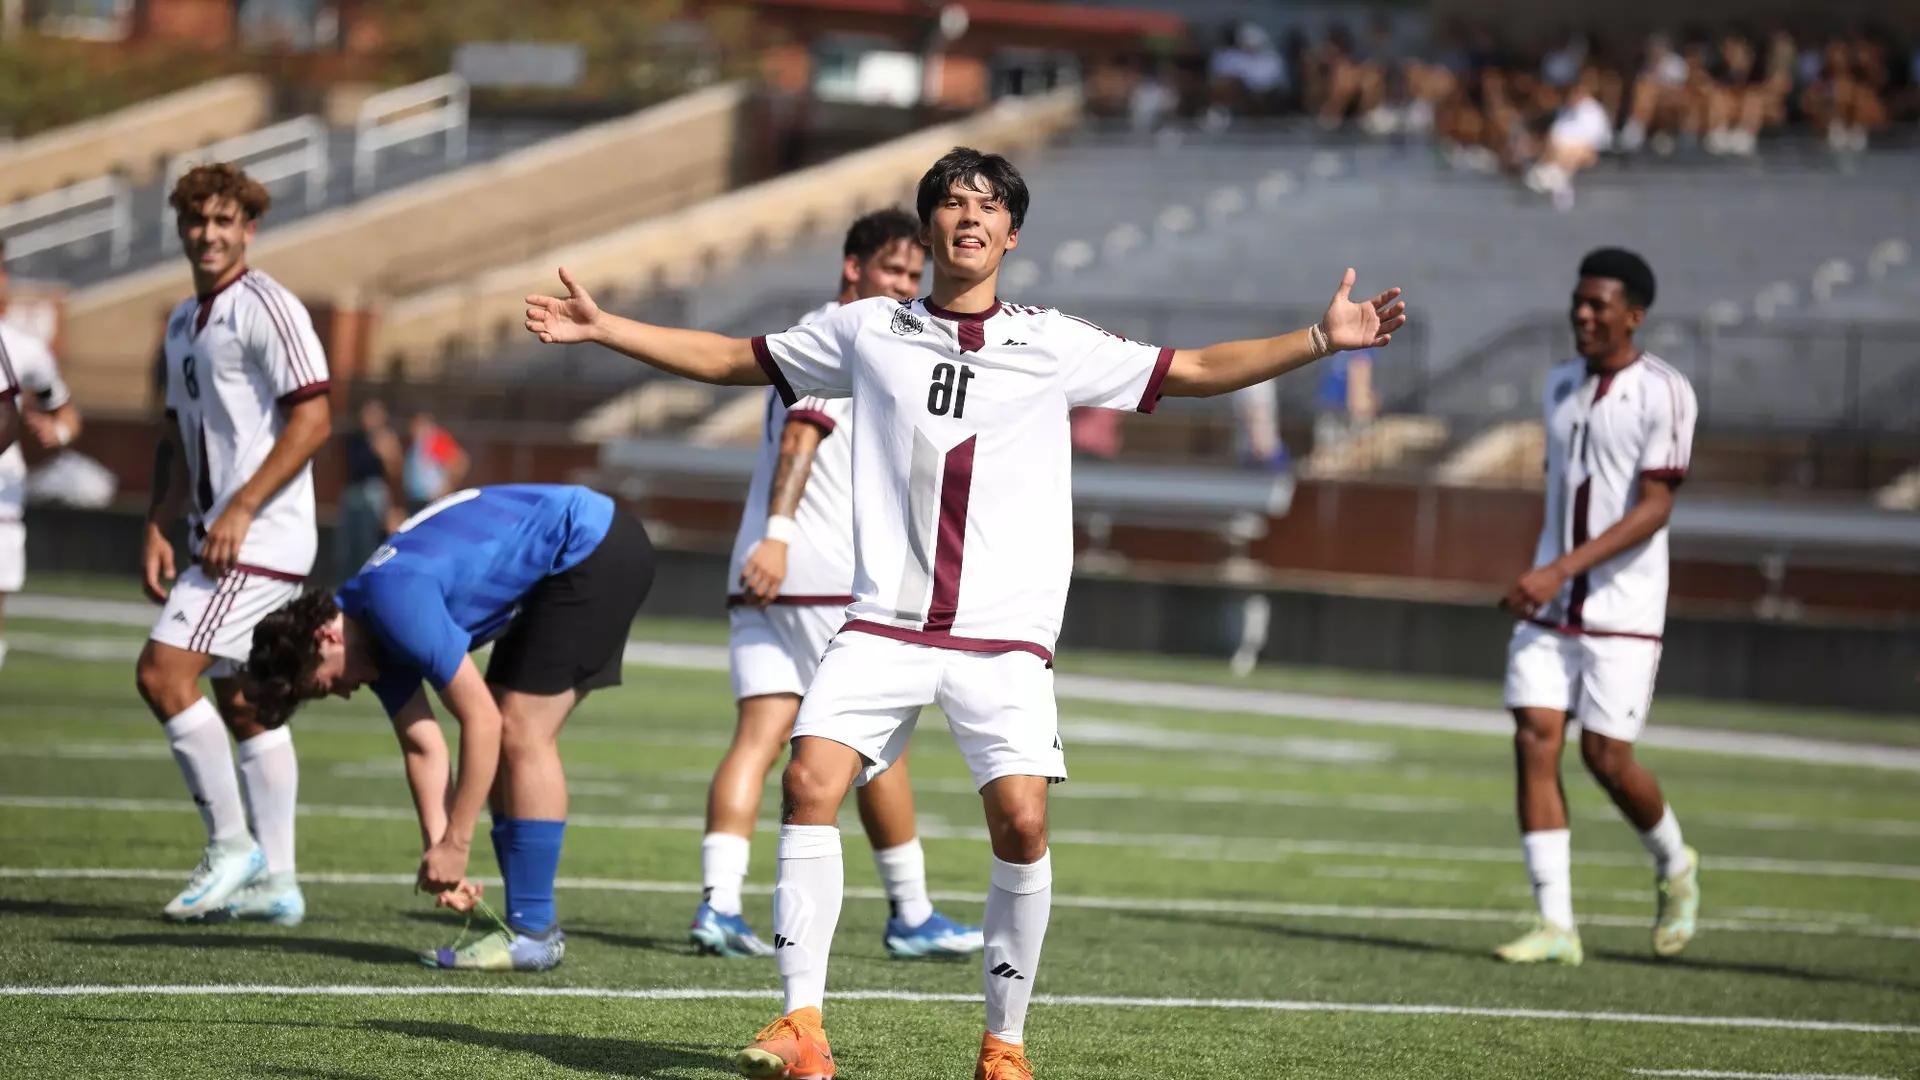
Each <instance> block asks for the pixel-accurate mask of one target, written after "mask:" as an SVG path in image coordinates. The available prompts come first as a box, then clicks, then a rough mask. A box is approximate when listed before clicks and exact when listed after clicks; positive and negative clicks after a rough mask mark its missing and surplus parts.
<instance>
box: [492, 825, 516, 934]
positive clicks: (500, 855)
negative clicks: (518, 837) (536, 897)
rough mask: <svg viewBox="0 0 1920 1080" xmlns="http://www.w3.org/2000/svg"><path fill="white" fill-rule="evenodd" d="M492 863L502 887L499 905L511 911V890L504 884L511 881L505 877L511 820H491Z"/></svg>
mask: <svg viewBox="0 0 1920 1080" xmlns="http://www.w3.org/2000/svg"><path fill="white" fill-rule="evenodd" d="M492 836H493V861H494V864H495V865H497V866H499V867H500V877H501V879H502V882H503V883H502V885H501V887H500V905H501V906H502V907H504V908H506V909H507V910H508V911H512V910H513V890H512V889H510V888H508V887H507V886H506V884H505V882H507V881H511V880H512V879H511V878H508V877H507V849H508V848H510V847H512V846H513V840H512V839H511V837H512V836H513V819H512V818H507V817H497V818H494V819H493V833H492Z"/></svg>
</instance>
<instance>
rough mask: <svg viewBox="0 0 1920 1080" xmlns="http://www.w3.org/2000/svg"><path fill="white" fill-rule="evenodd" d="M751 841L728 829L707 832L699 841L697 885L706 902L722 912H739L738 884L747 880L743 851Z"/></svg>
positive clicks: (747, 851)
mask: <svg viewBox="0 0 1920 1080" xmlns="http://www.w3.org/2000/svg"><path fill="white" fill-rule="evenodd" d="M752 849H753V841H751V840H748V839H747V838H746V837H744V836H735V835H733V834H732V833H724V832H710V833H708V834H707V835H706V837H705V838H704V839H702V840H701V841H700V885H701V888H702V889H703V890H704V891H705V892H706V896H707V906H708V907H711V908H712V909H713V910H715V911H717V912H719V913H720V914H722V915H738V914H740V887H741V886H742V885H744V884H746V881H747V855H748V853H749V852H750V851H751V850H752Z"/></svg>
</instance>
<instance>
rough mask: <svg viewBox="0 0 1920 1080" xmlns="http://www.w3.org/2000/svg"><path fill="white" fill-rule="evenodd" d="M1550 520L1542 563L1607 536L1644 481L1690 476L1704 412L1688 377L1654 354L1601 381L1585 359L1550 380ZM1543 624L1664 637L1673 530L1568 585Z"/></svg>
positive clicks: (1536, 560)
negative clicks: (1669, 543) (1700, 416)
mask: <svg viewBox="0 0 1920 1080" xmlns="http://www.w3.org/2000/svg"><path fill="white" fill-rule="evenodd" d="M1545 406H1546V422H1547V491H1546V502H1547V513H1546V523H1545V525H1544V526H1543V527H1542V528H1541V530H1540V543H1539V546H1538V548H1537V549H1536V551H1535V552H1534V557H1533V564H1534V565H1535V566H1544V565H1546V564H1547V563H1550V562H1552V561H1553V560H1555V559H1557V558H1559V557H1560V556H1561V555H1563V554H1565V553H1566V552H1568V551H1570V550H1572V549H1573V548H1576V547H1579V546H1580V545H1581V544H1584V543H1586V542H1587V541H1588V540H1591V539H1592V538H1594V537H1596V536H1599V535H1600V534H1601V533H1603V532H1606V531H1607V530H1608V529H1609V528H1612V527H1613V525H1614V524H1615V523H1616V522H1618V521H1619V520H1620V519H1621V518H1622V517H1624V516H1625V515H1626V513H1627V511H1628V510H1630V509H1632V508H1633V506H1634V504H1635V503H1636V502H1637V501H1638V498H1639V485H1640V478H1641V477H1643V476H1650V477H1655V478H1658V479H1662V480H1667V481H1669V482H1671V483H1674V484H1678V483H1679V482H1680V481H1682V480H1684V479H1685V478H1686V475H1687V462H1688V460H1689V458H1690V457H1691V455H1692V450H1693V425H1694V419H1695V417H1696V416H1697V415H1698V414H1699V406H1698V405H1697V404H1696V402H1695V400H1694V396H1693V387H1692V386H1691V385H1690V384H1689V383H1688V382H1687V379H1686V376H1684V375H1682V374H1680V373H1679V372H1678V371H1675V370H1674V369H1673V368H1672V366H1670V365H1669V364H1667V362H1666V361H1664V360H1661V359H1660V358H1659V357H1657V356H1654V355H1653V354H1651V353H1642V354H1640V357H1639V358H1638V359H1636V360H1635V361H1634V362H1633V363H1631V364H1628V365H1627V366H1626V367H1624V368H1622V369H1620V370H1619V371H1616V372H1614V373H1613V374H1611V375H1602V374H1595V373H1593V372H1589V371H1588V370H1587V368H1586V364H1585V362H1584V361H1581V360H1569V361H1567V362H1565V363H1562V364H1559V365H1558V366H1556V367H1555V368H1554V369H1553V371H1552V373H1551V374H1549V375H1548V377H1547V386H1546V395H1545ZM1534 621H1536V622H1540V623H1543V624H1545V625H1549V626H1552V627H1555V628H1556V629H1560V630H1565V631H1570V632H1580V633H1589V634H1619V635H1625V636H1632V637H1650V638H1658V637H1659V636H1660V634H1661V632H1662V631H1663V630H1664V629H1665V626H1666V621H1667V530H1666V528H1665V527H1662V528H1661V529H1660V531H1659V532H1657V533H1654V534H1653V535H1652V536H1651V537H1648V538H1647V540H1646V541H1645V542H1643V543H1641V544H1640V545H1639V546H1638V547H1634V548H1631V549H1629V550H1627V551H1624V552H1621V553H1620V554H1619V555H1616V556H1614V557H1613V558H1612V559H1609V560H1607V561H1606V562H1604V563H1601V564H1600V565H1598V566H1596V567H1594V568H1593V569H1592V570H1589V571H1588V572H1587V573H1584V574H1580V575H1578V576H1577V577H1575V578H1573V579H1572V580H1570V581H1568V582H1567V585H1566V587H1565V588H1564V589H1562V590H1561V593H1560V595H1559V596H1557V597H1555V598H1554V600H1553V602H1552V603H1550V604H1548V605H1547V606H1546V607H1544V608H1542V609H1541V610H1540V611H1539V612H1538V613H1537V614H1536V616H1535V619H1534Z"/></svg>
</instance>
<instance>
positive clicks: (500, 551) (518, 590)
mask: <svg viewBox="0 0 1920 1080" xmlns="http://www.w3.org/2000/svg"><path fill="white" fill-rule="evenodd" d="M612 523H613V500H612V499H609V498H607V497H606V496H605V495H602V494H600V493H599V492H597V491H590V490H588V489H587V488H583V487H576V486H571V485H562V484H504V485H501V486H498V487H484V488H469V489H467V490H465V491H458V492H455V493H453V494H452V495H449V496H447V497H446V498H444V499H441V500H440V501H439V502H436V503H434V504H433V505H432V506H429V507H427V508H426V509H424V510H422V511H420V512H419V513H418V514H415V515H414V516H413V517H411V518H409V519H408V520H407V522H406V523H405V524H403V525H401V526H400V529H399V531H397V532H395V533H394V534H393V535H392V536H391V537H389V538H388V539H387V542H386V543H385V544H383V545H381V547H380V549H379V550H378V551H376V552H374V553H373V557H372V558H370V559H368V560H367V563H366V565H365V566H363V567H361V568H360V572H359V573H358V574H355V575H354V576H353V578H352V579H351V580H349V581H348V582H347V583H346V584H345V585H342V586H340V591H339V592H338V593H337V594H336V597H335V598H336V599H337V600H338V601H339V604H340V610H341V611H343V612H345V613H346V614H347V617H348V618H350V619H352V620H353V621H354V622H355V623H358V624H359V625H360V627H361V628H362V629H364V630H366V631H367V632H368V633H369V634H370V635H371V636H372V638H373V641H374V645H375V647H376V649H377V651H378V653H379V656H378V660H377V666H378V668H379V671H380V674H379V677H378V678H376V679H374V681H373V684H372V685H373V692H374V693H375V694H377V695H378V696H379V698H380V703H381V704H383V705H385V706H386V707H387V712H388V714H389V715H391V714H393V713H396V712H398V711H399V710H400V708H401V706H403V705H405V704H406V703H407V702H408V700H410V699H411V698H412V697H413V695H414V694H415V693H416V692H418V691H419V689H420V680H422V679H425V680H426V681H427V682H429V683H431V684H432V685H433V688H434V689H435V690H444V689H446V686H447V683H448V682H450V681H451V680H452V679H453V676H454V673H455V672H457V671H459V669H460V663H461V661H462V660H465V659H466V656H467V653H468V652H469V651H471V650H472V649H474V648H476V647H477V646H479V645H482V644H485V643H486V642H488V641H491V640H493V639H494V638H495V637H498V636H499V635H500V633H501V631H503V630H505V629H506V628H507V624H508V623H509V622H511V621H512V620H513V616H514V613H515V612H517V611H518V610H519V608H520V601H521V600H522V599H523V598H524V597H525V596H526V595H527V593H529V592H531V591H532V590H533V587H534V586H536V585H538V584H539V583H540V582H541V581H542V580H544V579H546V578H549V577H552V576H554V575H555V574H562V573H565V572H566V571H568V570H571V569H573V568H574V567H575V566H578V565H579V564H580V563H581V561H583V560H584V559H586V557H587V556H589V555H591V554H593V550H594V549H595V548H597V547H599V546H600V541H601V540H603V539H605V538H606V535H607V528H608V526H610V525H611V524H612Z"/></svg>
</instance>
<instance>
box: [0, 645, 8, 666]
mask: <svg viewBox="0 0 1920 1080" xmlns="http://www.w3.org/2000/svg"><path fill="white" fill-rule="evenodd" d="M6 666H7V643H6V641H4V640H0V668H3V667H6Z"/></svg>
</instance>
